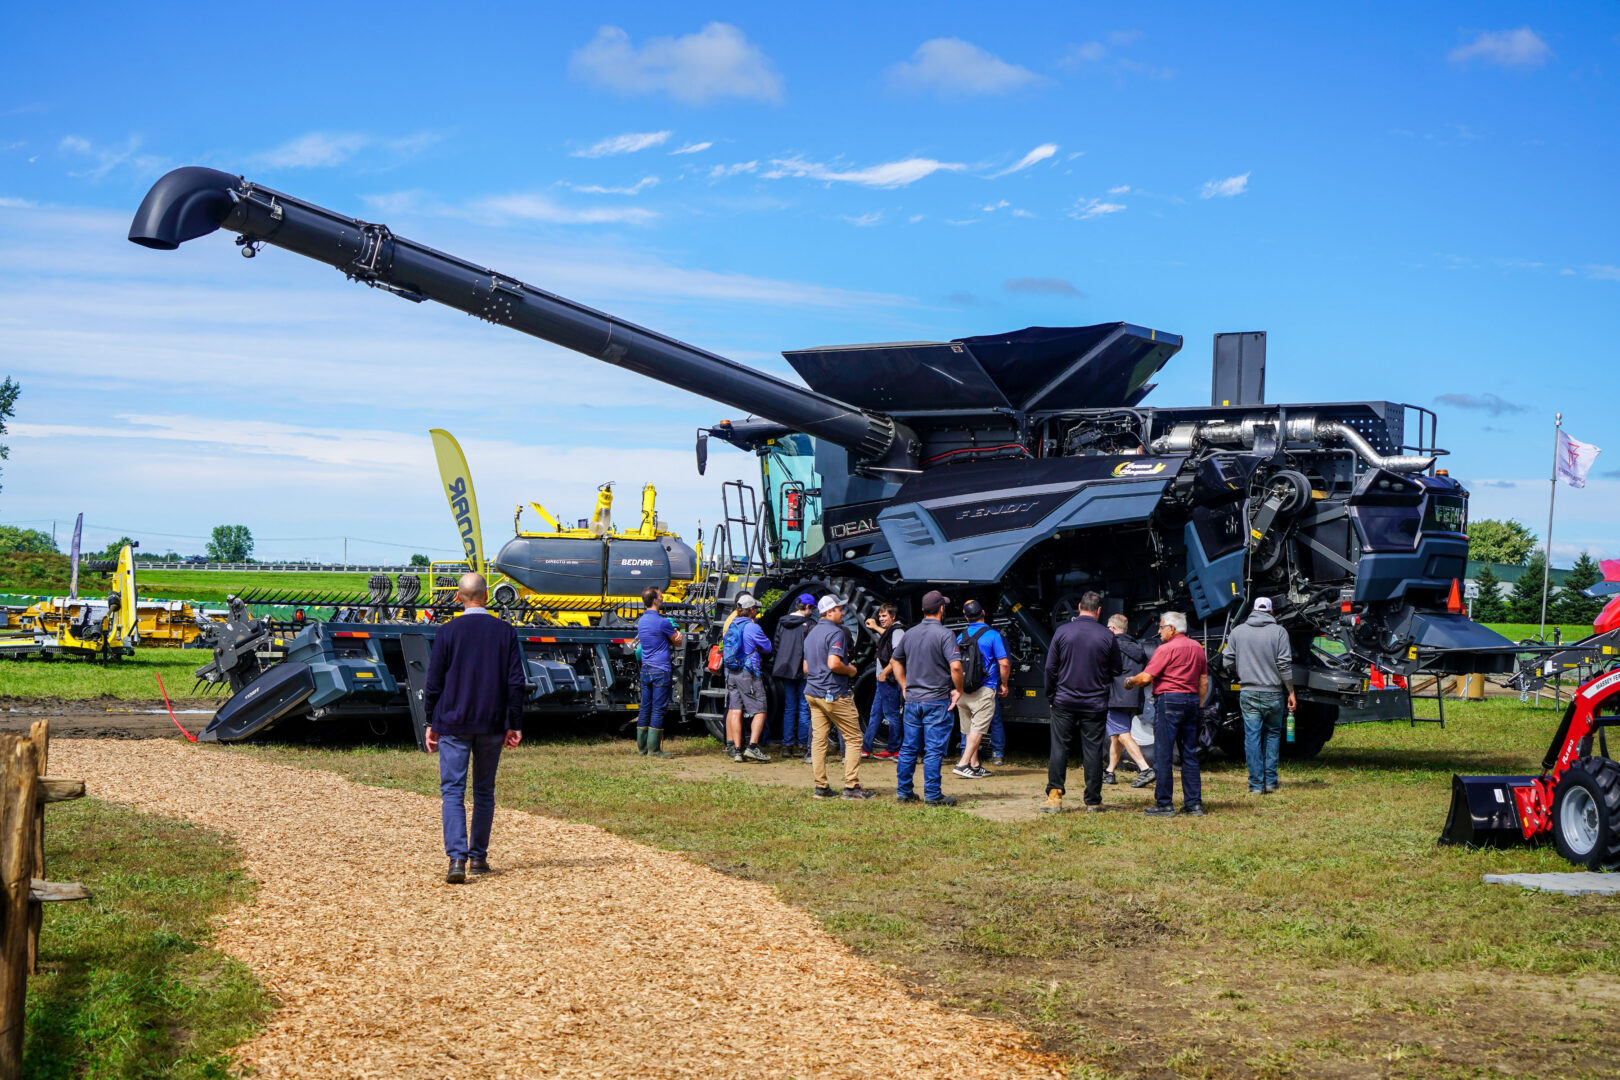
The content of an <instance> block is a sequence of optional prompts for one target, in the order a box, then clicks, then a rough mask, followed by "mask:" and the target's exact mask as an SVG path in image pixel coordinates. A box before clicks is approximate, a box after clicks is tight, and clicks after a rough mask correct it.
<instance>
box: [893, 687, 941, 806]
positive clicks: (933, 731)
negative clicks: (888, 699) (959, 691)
mask: <svg viewBox="0 0 1620 1080" xmlns="http://www.w3.org/2000/svg"><path fill="white" fill-rule="evenodd" d="M950 704H951V703H950V702H949V701H919V702H916V703H912V702H907V703H906V714H905V721H904V723H905V725H906V741H905V743H904V744H903V745H902V746H901V747H900V760H899V761H898V762H897V763H896V765H895V785H894V793H895V795H896V796H898V797H899V798H902V799H904V798H906V797H908V796H910V795H911V794H912V778H913V774H915V773H916V771H917V758H918V757H921V758H922V767H923V798H925V799H927V800H928V801H929V802H933V801H934V800H935V799H939V798H942V797H943V796H944V794H945V791H944V789H943V788H941V787H940V785H939V774H940V766H941V764H942V763H943V762H944V761H945V744H946V743H947V742H949V741H950V737H951V731H952V729H953V728H955V727H956V713H954V712H952V711H951V708H950Z"/></svg>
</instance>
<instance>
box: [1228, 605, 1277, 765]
mask: <svg viewBox="0 0 1620 1080" xmlns="http://www.w3.org/2000/svg"><path fill="white" fill-rule="evenodd" d="M1221 662H1222V666H1223V667H1224V668H1225V670H1226V672H1227V673H1228V674H1229V675H1232V676H1235V678H1236V679H1237V683H1238V707H1239V708H1240V709H1242V710H1243V752H1244V756H1245V757H1246V758H1248V759H1249V794H1250V795H1261V794H1264V795H1270V794H1273V793H1274V792H1276V790H1277V757H1278V754H1279V752H1280V751H1281V749H1282V733H1283V718H1284V717H1285V716H1287V715H1288V713H1290V712H1293V711H1294V651H1293V647H1292V646H1291V645H1290V644H1289V641H1288V632H1287V631H1286V630H1284V629H1283V628H1282V627H1281V626H1278V625H1277V620H1276V619H1275V618H1273V617H1272V614H1271V600H1270V599H1269V598H1268V597H1264V596H1260V597H1256V598H1255V601H1254V609H1253V610H1252V611H1251V612H1250V613H1249V617H1248V619H1246V620H1245V621H1244V622H1243V625H1241V626H1239V627H1238V628H1237V629H1235V630H1233V631H1232V632H1231V633H1230V634H1228V635H1227V637H1226V649H1225V652H1224V655H1223V656H1222V657H1221Z"/></svg>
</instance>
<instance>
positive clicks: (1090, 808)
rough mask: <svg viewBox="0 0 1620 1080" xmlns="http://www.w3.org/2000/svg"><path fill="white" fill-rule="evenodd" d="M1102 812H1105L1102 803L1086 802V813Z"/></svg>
mask: <svg viewBox="0 0 1620 1080" xmlns="http://www.w3.org/2000/svg"><path fill="white" fill-rule="evenodd" d="M1102 812H1103V804H1102V803H1089V802H1088V803H1086V813H1088V814H1100V813H1102Z"/></svg>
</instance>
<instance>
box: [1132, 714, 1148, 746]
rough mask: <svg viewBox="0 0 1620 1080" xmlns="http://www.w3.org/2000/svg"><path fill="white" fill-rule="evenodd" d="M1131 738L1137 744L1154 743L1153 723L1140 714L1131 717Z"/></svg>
mask: <svg viewBox="0 0 1620 1080" xmlns="http://www.w3.org/2000/svg"><path fill="white" fill-rule="evenodd" d="M1131 738H1132V739H1134V740H1135V741H1136V745H1137V746H1152V745H1153V725H1152V724H1150V723H1148V722H1147V721H1145V720H1143V719H1142V717H1141V716H1140V715H1137V716H1133V717H1131Z"/></svg>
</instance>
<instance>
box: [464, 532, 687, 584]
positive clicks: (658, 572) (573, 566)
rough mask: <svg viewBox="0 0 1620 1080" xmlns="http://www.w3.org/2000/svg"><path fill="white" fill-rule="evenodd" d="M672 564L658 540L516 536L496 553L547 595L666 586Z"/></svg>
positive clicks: (516, 577)
mask: <svg viewBox="0 0 1620 1080" xmlns="http://www.w3.org/2000/svg"><path fill="white" fill-rule="evenodd" d="M669 567H670V553H669V552H668V551H666V550H665V548H664V545H663V544H662V543H660V542H659V541H657V540H617V539H614V540H603V539H599V538H596V537H591V538H588V539H576V538H573V537H565V536H515V537H513V538H512V539H511V540H508V541H507V542H506V546H505V547H503V548H501V552H500V554H499V555H497V556H495V568H496V569H497V570H499V571H500V572H501V573H503V574H505V575H506V576H507V577H509V578H511V579H512V580H513V581H516V582H517V583H518V584H520V585H522V586H523V587H524V588H526V589H531V590H533V591H534V592H537V593H540V594H542V595H545V596H638V595H640V593H641V590H643V589H645V588H646V587H647V586H649V585H655V586H657V587H658V588H660V589H663V588H667V587H668V586H669V579H670V574H669ZM687 576H688V577H690V576H691V572H690V570H688V573H687Z"/></svg>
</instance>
